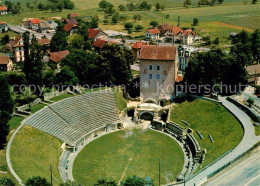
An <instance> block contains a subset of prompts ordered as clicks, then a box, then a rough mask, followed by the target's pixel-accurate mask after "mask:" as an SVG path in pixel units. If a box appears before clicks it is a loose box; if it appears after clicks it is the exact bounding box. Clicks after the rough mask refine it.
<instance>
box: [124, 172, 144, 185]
mask: <svg viewBox="0 0 260 186" xmlns="http://www.w3.org/2000/svg"><path fill="white" fill-rule="evenodd" d="M132 185H138V186H141V185H145V179H143V178H139V177H138V176H136V175H134V176H133V177H128V178H127V179H126V180H125V182H124V186H132Z"/></svg>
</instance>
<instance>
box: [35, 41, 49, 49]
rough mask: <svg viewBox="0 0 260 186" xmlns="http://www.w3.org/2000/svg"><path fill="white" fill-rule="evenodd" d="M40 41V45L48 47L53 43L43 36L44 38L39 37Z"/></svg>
mask: <svg viewBox="0 0 260 186" xmlns="http://www.w3.org/2000/svg"><path fill="white" fill-rule="evenodd" d="M38 43H39V45H41V46H44V47H45V48H46V49H47V48H49V47H50V45H51V40H49V39H47V38H42V39H38Z"/></svg>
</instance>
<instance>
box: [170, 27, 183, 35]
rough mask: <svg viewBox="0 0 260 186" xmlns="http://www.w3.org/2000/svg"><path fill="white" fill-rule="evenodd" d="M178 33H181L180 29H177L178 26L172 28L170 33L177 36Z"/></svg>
mask: <svg viewBox="0 0 260 186" xmlns="http://www.w3.org/2000/svg"><path fill="white" fill-rule="evenodd" d="M180 32H183V31H182V29H181V28H180V27H178V26H174V27H172V33H173V34H174V35H177V34H179V33H180Z"/></svg>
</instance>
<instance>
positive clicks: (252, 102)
mask: <svg viewBox="0 0 260 186" xmlns="http://www.w3.org/2000/svg"><path fill="white" fill-rule="evenodd" d="M246 102H247V103H248V104H249V107H252V106H253V105H254V103H255V100H254V99H252V98H249V99H248V100H246Z"/></svg>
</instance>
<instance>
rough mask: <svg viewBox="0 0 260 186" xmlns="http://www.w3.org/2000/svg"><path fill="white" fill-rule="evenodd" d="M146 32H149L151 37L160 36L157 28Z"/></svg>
mask: <svg viewBox="0 0 260 186" xmlns="http://www.w3.org/2000/svg"><path fill="white" fill-rule="evenodd" d="M146 32H149V33H150V34H151V35H154V34H160V33H161V32H160V30H159V29H158V28H153V29H148V30H147V31H146Z"/></svg>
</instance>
